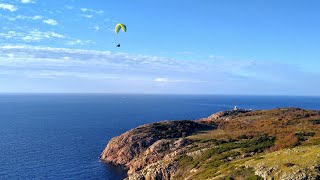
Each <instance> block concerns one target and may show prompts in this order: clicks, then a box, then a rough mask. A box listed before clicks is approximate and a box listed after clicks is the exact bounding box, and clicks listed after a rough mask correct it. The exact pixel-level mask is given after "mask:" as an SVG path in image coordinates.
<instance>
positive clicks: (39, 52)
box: [0, 0, 320, 95]
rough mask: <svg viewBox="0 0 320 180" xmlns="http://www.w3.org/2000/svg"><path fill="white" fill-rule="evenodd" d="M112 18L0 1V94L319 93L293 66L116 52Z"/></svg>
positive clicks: (74, 6)
mask: <svg viewBox="0 0 320 180" xmlns="http://www.w3.org/2000/svg"><path fill="white" fill-rule="evenodd" d="M111 14H112V13H109V12H107V10H106V9H99V8H97V7H95V8H94V7H86V6H85V4H81V3H78V1H76V0H68V1H65V2H64V3H62V2H57V3H54V2H53V1H52V2H50V1H48V2H45V1H40V0H15V1H12V0H11V1H8V0H0V21H1V24H2V25H1V27H0V84H2V85H1V86H0V92H9V93H10V92H31V93H38V92H51V93H55V92H59V93H63V92H66V93H70V92H77V93H168V94H261V95H262V94H270V95H276V94H280V95H319V90H320V85H318V84H320V83H315V82H316V81H318V79H319V78H320V74H319V73H318V72H316V71H311V70H306V69H305V68H304V67H303V66H301V65H300V64H297V63H289V62H287V61H283V62H282V61H274V60H273V61H270V60H269V61H267V60H261V59H260V60H257V59H253V58H241V57H232V56H228V55H215V53H212V51H210V50H209V51H206V52H197V51H196V50H194V51H193V50H190V51H189V50H188V48H187V47H184V48H181V49H180V48H176V49H173V50H172V48H171V50H170V51H169V50H168V51H163V52H161V51H162V49H160V50H157V48H156V46H155V45H156V43H155V44H150V46H152V47H153V48H154V49H152V50H148V49H146V50H145V49H143V48H141V46H138V47H140V48H141V49H136V50H132V49H128V48H124V49H120V51H119V49H115V48H114V42H115V41H114V40H115V38H114V34H113V32H112V28H113V27H114V25H115V24H116V23H117V20H116V18H114V17H113V16H112V15H111ZM129 29H130V27H129ZM132 31H134V30H132ZM131 35H132V34H131ZM128 36H130V35H124V39H126V38H127V43H128V44H127V45H126V46H127V47H128V46H130V45H131V46H134V42H133V40H131V39H130V38H129V37H128ZM138 36H141V35H138ZM102 38H105V40H101V39H102ZM170 43H171V42H170ZM190 49H192V48H190Z"/></svg>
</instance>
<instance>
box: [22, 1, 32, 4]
mask: <svg viewBox="0 0 320 180" xmlns="http://www.w3.org/2000/svg"><path fill="white" fill-rule="evenodd" d="M21 3H23V4H29V3H35V2H34V1H32V0H21Z"/></svg>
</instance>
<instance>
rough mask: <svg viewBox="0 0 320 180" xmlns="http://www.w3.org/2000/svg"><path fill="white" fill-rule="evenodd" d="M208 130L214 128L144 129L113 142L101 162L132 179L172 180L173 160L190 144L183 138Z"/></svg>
mask: <svg viewBox="0 0 320 180" xmlns="http://www.w3.org/2000/svg"><path fill="white" fill-rule="evenodd" d="M208 129H212V127H211V126H208V125H204V124H199V123H196V122H194V121H164V122H160V123H153V124H148V125H143V126H140V127H138V128H135V129H132V130H130V131H127V132H126V133H124V134H122V135H120V136H118V137H115V138H113V139H111V140H110V142H109V143H108V145H107V147H106V148H105V150H104V151H103V152H102V154H101V156H100V159H101V160H103V161H106V162H108V163H112V164H115V165H121V166H124V167H126V168H128V175H129V179H144V178H146V177H148V178H149V179H157V178H161V179H170V174H171V173H173V172H174V170H175V169H176V167H177V165H176V164H175V163H172V160H173V158H174V157H175V156H176V155H177V154H179V153H180V152H179V151H180V150H181V149H182V148H183V147H185V146H187V145H188V144H190V143H191V141H190V140H187V139H185V138H184V137H186V136H189V135H191V134H192V133H194V132H197V131H201V130H208ZM164 160H165V161H164ZM167 162H168V163H167ZM151 167H152V168H151Z"/></svg>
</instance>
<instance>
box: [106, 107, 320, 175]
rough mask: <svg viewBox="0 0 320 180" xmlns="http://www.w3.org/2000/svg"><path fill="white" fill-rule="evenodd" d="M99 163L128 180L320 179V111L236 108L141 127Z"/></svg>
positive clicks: (112, 142)
mask: <svg viewBox="0 0 320 180" xmlns="http://www.w3.org/2000/svg"><path fill="white" fill-rule="evenodd" d="M100 159H101V160H102V161H104V162H106V163H112V164H114V165H119V166H123V167H124V168H125V169H127V170H128V177H127V179H130V180H160V179H161V180H162V179H163V180H169V179H177V180H180V179H186V180H188V179H199V180H204V179H267V180H269V179H270V180H271V179H274V180H277V179H281V180H309V179H310V180H319V179H320V111H316V110H305V109H300V108H276V109H271V110H255V111H252V110H243V109H234V110H227V111H223V112H217V113H215V114H213V115H211V116H209V117H208V118H202V119H198V120H184V121H163V122H157V123H153V124H147V125H142V126H139V127H137V128H135V129H132V130H129V131H127V132H125V133H124V134H122V135H120V136H118V137H114V138H113V139H111V140H110V141H109V143H108V144H107V147H106V148H105V149H104V151H103V152H102V154H101V156H100Z"/></svg>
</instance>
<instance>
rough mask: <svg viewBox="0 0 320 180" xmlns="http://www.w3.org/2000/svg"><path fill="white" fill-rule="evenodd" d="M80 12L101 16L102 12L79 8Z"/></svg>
mask: <svg viewBox="0 0 320 180" xmlns="http://www.w3.org/2000/svg"><path fill="white" fill-rule="evenodd" d="M80 10H81V11H82V12H89V13H94V14H102V13H103V11H97V10H94V9H88V8H81V9H80Z"/></svg>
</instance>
